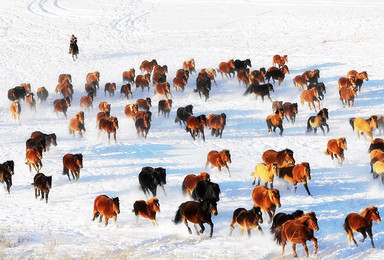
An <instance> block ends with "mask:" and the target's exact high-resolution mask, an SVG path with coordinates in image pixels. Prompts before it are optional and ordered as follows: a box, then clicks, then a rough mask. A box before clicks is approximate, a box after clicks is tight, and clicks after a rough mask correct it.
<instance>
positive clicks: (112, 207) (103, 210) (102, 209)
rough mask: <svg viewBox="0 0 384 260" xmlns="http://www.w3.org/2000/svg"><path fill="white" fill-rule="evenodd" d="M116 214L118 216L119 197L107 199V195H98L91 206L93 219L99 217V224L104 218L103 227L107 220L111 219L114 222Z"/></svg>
mask: <svg viewBox="0 0 384 260" xmlns="http://www.w3.org/2000/svg"><path fill="white" fill-rule="evenodd" d="M117 214H120V201H119V197H116V198H109V197H108V196H107V195H99V196H97V197H96V199H95V202H94V204H93V218H92V221H94V220H95V218H97V217H99V216H100V222H101V221H102V219H103V216H104V217H105V226H107V225H108V220H109V219H110V218H113V219H114V220H115V222H116V219H117Z"/></svg>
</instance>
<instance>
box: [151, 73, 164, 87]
mask: <svg viewBox="0 0 384 260" xmlns="http://www.w3.org/2000/svg"><path fill="white" fill-rule="evenodd" d="M166 81H167V75H165V73H160V72H156V71H155V72H153V74H152V86H153V85H155V84H158V83H164V82H166Z"/></svg>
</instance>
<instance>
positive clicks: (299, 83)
mask: <svg viewBox="0 0 384 260" xmlns="http://www.w3.org/2000/svg"><path fill="white" fill-rule="evenodd" d="M293 85H295V86H296V87H297V88H298V89H299V87H300V89H304V86H307V80H306V79H305V77H304V76H302V75H297V76H296V77H294V78H293Z"/></svg>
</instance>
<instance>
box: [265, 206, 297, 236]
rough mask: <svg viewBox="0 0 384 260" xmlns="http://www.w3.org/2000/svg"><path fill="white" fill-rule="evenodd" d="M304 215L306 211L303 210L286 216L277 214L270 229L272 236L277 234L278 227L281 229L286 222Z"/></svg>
mask: <svg viewBox="0 0 384 260" xmlns="http://www.w3.org/2000/svg"><path fill="white" fill-rule="evenodd" d="M302 215H304V211H302V210H296V211H295V212H292V213H291V214H286V213H284V212H280V213H277V214H276V215H275V216H274V217H273V221H272V225H271V228H270V231H271V233H272V234H275V229H276V228H278V227H281V226H282V225H283V224H284V223H285V222H287V221H288V220H292V219H297V218H299V217H301V216H302Z"/></svg>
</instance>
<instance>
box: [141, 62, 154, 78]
mask: <svg viewBox="0 0 384 260" xmlns="http://www.w3.org/2000/svg"><path fill="white" fill-rule="evenodd" d="M156 65H157V61H156V60H155V59H153V60H151V61H147V60H144V61H143V62H141V65H140V70H141V73H144V72H147V73H148V74H149V73H151V72H152V69H153V68H154V67H155V66H156Z"/></svg>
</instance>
